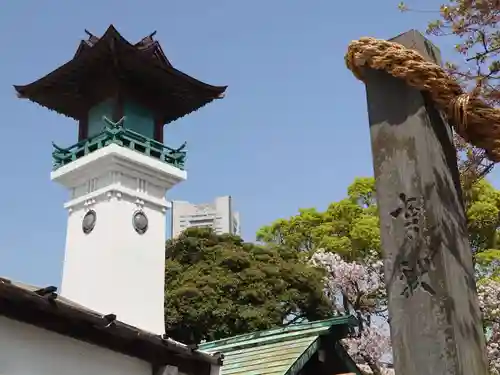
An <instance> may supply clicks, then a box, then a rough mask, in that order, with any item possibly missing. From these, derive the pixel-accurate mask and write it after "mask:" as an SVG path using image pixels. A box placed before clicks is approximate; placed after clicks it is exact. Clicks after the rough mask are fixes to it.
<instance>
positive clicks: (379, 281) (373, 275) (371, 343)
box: [311, 250, 500, 375]
mask: <svg viewBox="0 0 500 375" xmlns="http://www.w3.org/2000/svg"><path fill="white" fill-rule="evenodd" d="M311 262H312V263H313V264H314V265H316V266H320V267H322V268H324V269H325V270H326V272H327V276H326V279H325V294H326V295H327V296H328V298H330V299H331V300H332V301H333V302H334V306H335V307H336V309H337V311H338V312H339V313H344V314H346V313H354V314H356V316H357V317H358V320H359V321H360V322H361V325H360V329H359V331H358V332H357V334H356V335H353V336H352V337H350V338H348V339H346V340H344V345H345V347H346V349H347V351H348V352H349V354H350V355H351V356H352V357H353V358H354V360H355V361H356V362H357V363H360V364H361V366H360V368H361V370H363V371H364V372H365V373H366V374H374V375H385V374H389V370H387V369H384V367H383V365H382V363H381V359H382V357H383V356H384V355H386V354H388V353H389V352H390V339H389V335H388V332H387V325H386V327H384V326H381V325H380V324H378V325H376V324H374V323H373V320H374V319H373V317H374V316H377V315H379V316H380V315H381V316H382V318H383V317H384V314H383V313H384V312H385V308H386V296H385V284H384V281H383V280H384V279H383V264H382V261H380V260H377V258H375V257H374V258H373V259H371V260H370V259H368V261H367V262H366V263H361V262H359V261H358V262H355V261H353V262H348V261H345V260H343V259H342V258H341V257H340V256H339V255H338V254H335V253H331V252H325V251H324V250H318V251H317V252H316V253H315V254H314V255H313V256H312V258H311ZM478 297H479V304H480V308H481V312H482V314H483V323H484V328H485V333H486V338H487V356H488V360H489V364H490V374H491V375H500V279H498V278H495V277H488V276H487V277H484V278H482V279H481V280H479V281H478ZM381 313H382V314H381ZM384 328H386V329H385V330H384ZM384 331H385V332H384ZM363 365H364V366H363Z"/></svg>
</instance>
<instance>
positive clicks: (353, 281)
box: [258, 178, 500, 373]
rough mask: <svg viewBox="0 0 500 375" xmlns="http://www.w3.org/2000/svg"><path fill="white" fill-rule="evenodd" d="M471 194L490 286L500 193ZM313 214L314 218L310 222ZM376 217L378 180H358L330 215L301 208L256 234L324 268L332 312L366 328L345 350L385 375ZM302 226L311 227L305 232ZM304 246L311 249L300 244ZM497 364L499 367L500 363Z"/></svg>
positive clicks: (481, 264)
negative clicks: (379, 322)
mask: <svg viewBox="0 0 500 375" xmlns="http://www.w3.org/2000/svg"><path fill="white" fill-rule="evenodd" d="M467 194H468V197H469V200H468V201H467V202H466V206H465V207H466V213H467V217H468V229H469V238H470V243H471V248H472V250H473V255H474V259H475V261H476V269H477V277H478V279H479V280H480V283H486V284H484V285H491V284H488V283H489V282H490V280H493V279H494V278H498V277H499V276H500V243H499V238H500V237H499V233H500V232H499V230H500V191H499V190H496V189H495V188H494V187H493V186H492V185H491V184H490V183H489V182H488V181H486V180H480V181H479V182H476V183H475V184H473V185H472V186H471V187H470V189H469V190H468V192H467ZM311 212H314V216H313V217H312V220H311V221H310V222H308V220H309V218H311V216H310V215H309V213H311ZM377 215H378V212H377V206H376V199H375V183H374V179H373V178H356V179H355V180H354V182H353V184H351V186H349V187H348V189H347V197H346V198H345V199H342V200H340V201H338V202H333V203H331V204H330V205H329V206H328V208H327V210H326V211H324V212H321V211H317V210H310V209H302V210H299V214H298V215H296V216H293V217H291V218H289V219H279V220H278V221H276V222H274V223H272V224H271V225H269V226H265V227H263V228H261V229H260V230H259V232H258V238H259V239H260V240H261V241H263V242H265V243H268V244H281V245H285V246H297V247H296V248H295V249H296V251H297V250H298V252H301V253H302V254H307V255H310V259H311V262H312V263H313V264H315V265H317V266H321V267H323V268H324V269H325V271H326V275H327V277H326V279H325V290H326V292H327V296H328V298H330V300H331V301H332V304H333V307H334V309H335V310H336V311H337V312H339V313H354V314H356V315H357V317H358V320H359V321H361V322H362V323H363V326H364V327H363V330H362V331H361V333H360V336H358V337H353V338H351V339H349V340H346V346H347V348H348V350H349V352H350V354H351V355H352V356H353V357H354V358H357V359H358V360H360V361H363V362H364V363H365V364H367V365H368V366H369V367H370V369H371V371H372V373H382V369H381V368H380V365H379V361H380V358H381V356H382V354H384V350H385V349H387V347H388V343H387V341H386V340H382V339H381V338H380V337H381V333H380V328H379V327H376V326H374V325H372V318H373V316H375V315H378V316H381V317H385V316H386V315H385V312H386V307H387V297H386V293H385V285H384V281H383V269H382V263H381V243H380V229H379V221H378V216H377ZM301 226H303V227H304V228H310V229H309V230H308V231H307V232H306V231H303V230H302V229H301ZM320 228H321V229H320ZM277 239H278V241H277ZM305 242H307V244H308V246H307V248H305V247H304V246H303V245H302V244H303V243H305ZM332 244H333V245H332ZM304 250H307V252H306V253H304ZM495 285H498V284H495ZM480 290H481V289H480ZM488 290H489V291H490V292H491V288H489V289H488ZM497 293H498V292H497ZM495 296H496V294H495ZM495 298H496V297H495ZM488 301H490V300H488ZM495 301H498V299H496V300H495ZM495 301H493V302H491V301H490V302H488V304H487V306H486V307H485V308H484V309H483V311H490V312H491V311H493V312H494V311H497V312H498V311H499V310H498V309H499V308H500V307H499V306H498V305H497V307H495V308H494V307H493V305H494V303H495ZM495 309H496V310H495ZM495 324H496V325H493V324H489V325H488V327H489V328H490V329H493V328H494V329H495V330H494V331H493V332H494V335H493V336H492V337H494V338H495V339H493V341H492V339H490V340H489V341H488V350H489V354H488V355H489V358H490V359H491V358H499V356H500V354H499V353H500V352H495V350H494V349H495V345H497V344H498V341H494V340H496V338H498V337H500V336H499V333H498V326H499V323H495ZM366 353H370V354H369V355H366ZM495 356H496V357H495ZM496 361H497V362H495V363H500V359H496ZM377 371H378V372H377Z"/></svg>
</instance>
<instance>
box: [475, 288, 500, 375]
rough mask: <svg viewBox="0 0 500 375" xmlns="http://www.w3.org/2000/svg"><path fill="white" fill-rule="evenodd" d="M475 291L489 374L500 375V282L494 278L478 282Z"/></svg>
mask: <svg viewBox="0 0 500 375" xmlns="http://www.w3.org/2000/svg"><path fill="white" fill-rule="evenodd" d="M477 291H478V297H479V306H480V308H481V312H482V313H483V325H484V328H485V333H486V340H487V341H486V351H487V356H488V361H489V364H490V374H491V375H500V281H498V279H495V278H484V279H482V280H479V282H478V286H477Z"/></svg>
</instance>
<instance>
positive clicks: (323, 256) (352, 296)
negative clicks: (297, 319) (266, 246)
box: [311, 250, 390, 375]
mask: <svg viewBox="0 0 500 375" xmlns="http://www.w3.org/2000/svg"><path fill="white" fill-rule="evenodd" d="M367 259H368V262H367V263H366V264H361V263H357V262H347V261H344V260H343V259H342V258H341V257H340V255H338V254H336V253H332V252H326V251H324V250H318V251H317V252H315V253H314V255H313V256H312V258H311V262H312V263H313V264H314V265H316V266H320V267H322V268H324V269H325V270H326V272H327V277H326V279H325V294H326V295H327V296H328V298H330V300H332V301H333V305H334V306H335V308H336V310H337V311H338V312H339V313H344V314H348V313H354V314H355V315H356V316H357V318H358V321H359V322H360V326H359V330H358V332H357V334H356V335H353V336H352V337H350V338H348V339H346V340H344V345H345V346H346V349H347V351H348V352H349V354H350V355H351V357H353V359H354V360H355V361H356V362H358V363H362V364H366V365H367V367H368V368H369V369H370V372H368V373H372V374H375V375H383V374H384V372H383V371H384V369H383V366H382V365H381V359H382V357H383V356H384V355H385V354H387V353H388V352H389V350H390V341H389V337H388V334H387V332H384V330H383V328H384V327H381V326H380V325H377V324H374V322H373V316H377V315H380V316H382V317H383V315H384V313H385V312H386V310H387V309H386V303H385V301H386V298H385V293H386V291H385V285H384V281H383V264H382V262H381V261H380V260H377V258H376V254H373V257H368V258H367Z"/></svg>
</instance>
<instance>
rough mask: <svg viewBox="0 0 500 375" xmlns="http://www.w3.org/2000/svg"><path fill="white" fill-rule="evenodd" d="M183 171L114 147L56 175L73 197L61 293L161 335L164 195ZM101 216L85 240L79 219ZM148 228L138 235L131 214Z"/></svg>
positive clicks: (184, 175) (177, 181)
mask: <svg viewBox="0 0 500 375" xmlns="http://www.w3.org/2000/svg"><path fill="white" fill-rule="evenodd" d="M186 177H187V176H186V172H185V171H182V170H180V169H178V168H175V167H173V166H171V165H168V164H166V163H164V162H161V161H159V160H157V159H154V158H152V157H150V156H146V155H143V154H141V153H138V152H135V151H132V150H129V149H127V148H125V147H121V146H118V145H116V144H111V145H109V146H106V147H104V148H102V149H99V150H97V151H95V152H93V153H91V154H89V155H86V156H84V157H82V158H80V159H77V160H75V161H72V162H71V163H69V164H67V165H65V166H63V167H61V168H59V169H57V170H56V171H54V172H52V174H51V178H52V180H54V181H57V182H59V183H61V184H62V185H64V186H65V187H66V188H68V189H69V190H70V192H71V199H70V201H69V202H67V203H66V204H65V207H66V208H67V209H68V212H69V216H68V227H67V235H66V249H65V259H64V266H63V278H62V286H61V294H62V295H63V296H64V297H66V298H69V299H71V300H73V301H74V302H77V303H79V304H82V305H84V306H86V307H88V308H90V309H92V310H95V311H97V312H99V313H102V314H116V316H117V319H118V320H120V321H122V322H124V323H127V324H130V325H133V326H136V327H138V328H141V329H144V330H147V331H150V332H153V333H157V334H162V333H164V330H165V325H164V273H165V229H166V228H165V225H166V223H165V212H166V209H167V207H168V201H167V200H166V198H165V194H166V192H167V190H168V189H170V188H171V187H172V186H174V185H175V184H177V183H179V182H181V181H183V180H185V179H186ZM89 210H93V211H95V213H96V222H95V227H94V229H93V230H92V231H91V232H90V233H88V234H85V233H84V231H83V229H82V220H83V218H84V216H85V214H86V212H88V211H89ZM138 210H142V211H143V212H144V213H145V214H146V216H147V218H148V229H147V231H146V232H145V233H144V234H139V233H138V232H137V231H136V230H135V228H134V225H133V215H134V213H135V212H137V211H138Z"/></svg>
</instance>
